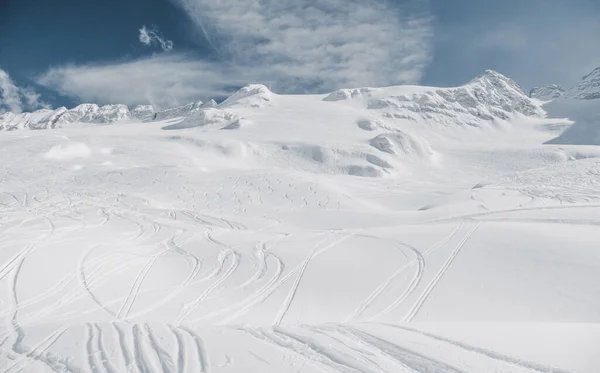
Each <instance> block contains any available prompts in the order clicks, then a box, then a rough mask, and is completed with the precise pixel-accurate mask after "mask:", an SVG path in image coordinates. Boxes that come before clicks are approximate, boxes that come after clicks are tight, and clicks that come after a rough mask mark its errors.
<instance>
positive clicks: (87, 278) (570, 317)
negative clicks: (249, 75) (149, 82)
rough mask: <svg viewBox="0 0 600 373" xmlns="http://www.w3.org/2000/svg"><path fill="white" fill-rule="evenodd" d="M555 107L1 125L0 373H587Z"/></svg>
mask: <svg viewBox="0 0 600 373" xmlns="http://www.w3.org/2000/svg"><path fill="white" fill-rule="evenodd" d="M559 100H562V99H559ZM559 100H556V101H555V102H557V101H559ZM548 105H549V104H545V106H543V107H542V106H541V103H540V102H539V101H537V100H536V99H532V98H529V97H528V96H527V95H526V94H525V93H523V92H522V90H521V89H520V88H519V87H518V85H517V84H516V83H514V82H512V81H511V80H510V79H508V78H505V77H503V76H501V75H500V74H498V73H495V72H490V71H488V72H486V73H484V74H483V75H482V76H480V77H478V78H476V79H475V80H473V81H472V82H469V83H467V84H466V85H464V86H462V87H454V88H435V87H414V86H402V87H386V88H359V89H348V90H340V91H337V92H333V93H332V94H328V95H289V96H288V95H277V94H275V93H272V92H270V91H269V90H268V89H267V88H266V87H265V86H261V85H253V86H249V87H245V88H243V89H242V90H240V91H239V92H237V93H236V94H234V95H233V96H232V97H230V98H229V99H227V100H225V101H224V102H222V103H220V104H218V105H215V104H214V103H209V104H202V103H199V102H197V103H191V104H189V105H186V106H183V107H180V108H174V109H170V110H166V111H162V112H156V113H155V112H154V110H153V109H152V108H150V107H139V108H134V109H132V110H129V109H127V110H128V111H125V108H124V107H123V106H118V105H113V106H110V107H107V108H105V109H102V107H98V106H94V105H85V106H81V107H78V108H76V110H75V109H73V110H71V111H68V110H67V109H64V108H63V109H58V110H59V111H62V112H63V113H65V112H70V113H71V114H72V116H73V118H76V117H79V118H80V119H77V120H83V119H81V118H84V117H85V118H86V119H85V120H86V121H87V120H93V118H98V117H97V115H98V113H99V112H100V111H102V113H103V114H102V116H101V118H113V119H115V122H113V124H108V123H109V122H102V121H100V120H98V121H96V122H93V123H90V122H84V124H85V125H81V123H80V122H77V121H75V122H69V123H67V122H66V121H65V122H63V123H62V124H61V125H58V122H57V125H55V126H45V127H44V128H51V129H48V130H45V131H29V130H27V129H32V128H35V126H33V125H32V124H33V123H42V122H43V123H50V122H51V120H48V119H47V118H48V117H49V116H52V115H53V114H54V113H56V111H52V110H48V111H39V112H36V113H26V114H24V115H22V114H19V115H18V116H17V115H14V114H4V115H3V117H2V118H3V119H2V120H3V122H2V125H3V126H4V127H3V128H5V129H9V128H10V129H21V130H14V131H3V132H0V159H2V162H0V305H1V306H0V371H2V372H11V373H16V372H18V371H22V372H36V373H37V372H42V373H45V372H82V373H83V372H92V373H117V372H134V373H138V372H139V373H142V372H223V373H225V372H244V373H246V372H290V373H296V372H303V373H304V372H322V371H326V372H361V373H362V372H377V373H383V372H413V373H414V372H445V373H448V372H527V373H531V372H538V373H539V372H574V373H577V372H579V373H593V372H596V371H597V367H598V366H599V365H600V359H599V357H598V354H597V347H598V346H600V338H599V337H598V336H599V335H600V330H599V329H598V325H600V324H598V323H600V283H599V282H598V281H597V279H598V275H597V273H598V270H599V269H600V251H599V250H598V245H597V242H598V237H600V231H599V228H598V227H599V224H600V220H599V219H598V216H600V150H599V148H598V147H596V146H589V145H579V144H560V145H556V144H547V143H548V142H549V141H551V140H552V139H554V138H556V137H557V136H558V135H560V128H561V127H560V126H568V125H569V123H571V121H570V120H567V119H560V118H559V119H555V118H553V117H552V116H551V115H550V114H548V115H547V114H546V108H547V106H548ZM90 113H91V114H90ZM127 113H129V114H127ZM131 113H139V115H132V114H131ZM154 114H157V115H156V119H154ZM65 115H66V114H65ZM80 115H81V116H80ZM149 115H150V116H151V117H150V119H145V120H141V119H140V118H142V117H144V116H145V117H146V118H147V117H148V116H149ZM86 116H87V117H86ZM40 118H42V119H40ZM90 118H92V119H90ZM65 120H66V119H65ZM74 120H75V119H74ZM7 123H8V124H7ZM11 123H12V124H11ZM17 123H18V124H17ZM574 126H575V125H574ZM573 128H574V127H573ZM545 143H546V144H545Z"/></svg>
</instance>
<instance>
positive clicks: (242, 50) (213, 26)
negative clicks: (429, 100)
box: [172, 0, 433, 92]
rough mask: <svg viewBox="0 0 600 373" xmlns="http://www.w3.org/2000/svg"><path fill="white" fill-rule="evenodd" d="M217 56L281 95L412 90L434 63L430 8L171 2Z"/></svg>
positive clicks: (330, 2)
mask: <svg viewBox="0 0 600 373" xmlns="http://www.w3.org/2000/svg"><path fill="white" fill-rule="evenodd" d="M172 1H174V2H176V3H177V4H179V5H180V6H181V7H182V8H183V9H184V10H186V12H187V13H188V14H189V16H190V17H191V18H192V20H193V21H194V22H195V24H196V25H197V27H198V28H199V29H200V30H201V31H202V32H203V33H204V35H205V36H206V38H207V39H208V41H209V43H210V45H211V46H213V48H214V49H215V50H216V51H217V52H218V55H219V56H220V57H221V58H222V59H224V60H227V61H231V62H232V63H234V64H236V65H238V66H244V67H248V66H253V67H262V71H260V70H261V69H257V70H259V71H260V72H261V75H262V76H259V77H258V78H259V79H260V78H263V77H264V76H271V77H272V76H276V77H277V79H276V83H275V88H276V89H277V90H278V91H280V92H298V91H305V90H317V91H328V90H332V89H335V88H339V87H341V86H363V85H386V84H397V83H415V82H418V81H419V80H420V78H421V76H422V73H423V70H424V68H425V67H426V65H427V63H428V62H429V60H430V56H431V50H430V39H431V36H432V33H433V27H432V23H431V17H430V15H429V12H428V9H429V7H428V1H425V0H408V1H404V2H403V4H404V5H403V6H400V5H394V6H392V4H391V3H390V2H389V1H386V0H383V1H364V0H264V1H260V2H259V1H247V0H222V1H212V0H172Z"/></svg>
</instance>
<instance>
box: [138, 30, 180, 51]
mask: <svg viewBox="0 0 600 373" xmlns="http://www.w3.org/2000/svg"><path fill="white" fill-rule="evenodd" d="M139 39H140V43H142V44H144V45H148V46H150V45H152V44H157V43H158V44H160V47H161V48H162V50H163V51H165V52H168V51H170V50H171V49H173V42H172V41H171V40H167V39H165V38H163V37H162V36H160V34H159V33H158V30H153V29H149V28H147V27H146V25H144V26H142V28H141V29H140V35H139Z"/></svg>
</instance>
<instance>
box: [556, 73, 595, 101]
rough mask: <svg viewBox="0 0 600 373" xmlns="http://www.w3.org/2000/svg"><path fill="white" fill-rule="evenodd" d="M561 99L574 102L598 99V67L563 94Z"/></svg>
mask: <svg viewBox="0 0 600 373" xmlns="http://www.w3.org/2000/svg"><path fill="white" fill-rule="evenodd" d="M563 97H564V98H571V99H576V100H596V99H600V67H598V68H596V69H594V70H592V72H590V73H589V74H587V75H586V76H584V77H583V78H582V79H581V81H580V82H579V83H578V84H577V85H576V86H575V87H573V88H571V89H569V90H568V91H567V92H565V94H564V95H563Z"/></svg>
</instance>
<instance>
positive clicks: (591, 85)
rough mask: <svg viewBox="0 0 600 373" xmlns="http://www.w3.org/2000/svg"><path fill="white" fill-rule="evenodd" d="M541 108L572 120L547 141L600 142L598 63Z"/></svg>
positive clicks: (566, 142) (594, 143)
mask: <svg viewBox="0 0 600 373" xmlns="http://www.w3.org/2000/svg"><path fill="white" fill-rule="evenodd" d="M544 108H545V109H546V110H547V111H548V114H549V115H551V116H553V117H563V118H569V119H570V120H571V123H572V126H570V127H569V128H567V129H566V130H565V131H564V132H563V133H562V134H561V135H560V136H558V137H556V138H555V139H552V140H551V141H550V142H549V143H552V144H578V145H600V67H599V68H597V69H595V70H594V71H592V72H591V73H589V74H588V75H586V76H584V77H583V79H582V80H581V81H580V82H579V83H578V84H577V85H575V86H574V87H572V88H571V89H569V90H567V91H566V92H565V93H564V94H563V95H562V96H561V97H560V98H559V99H557V100H554V101H552V102H549V103H548V104H546V106H545V107H544Z"/></svg>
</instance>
